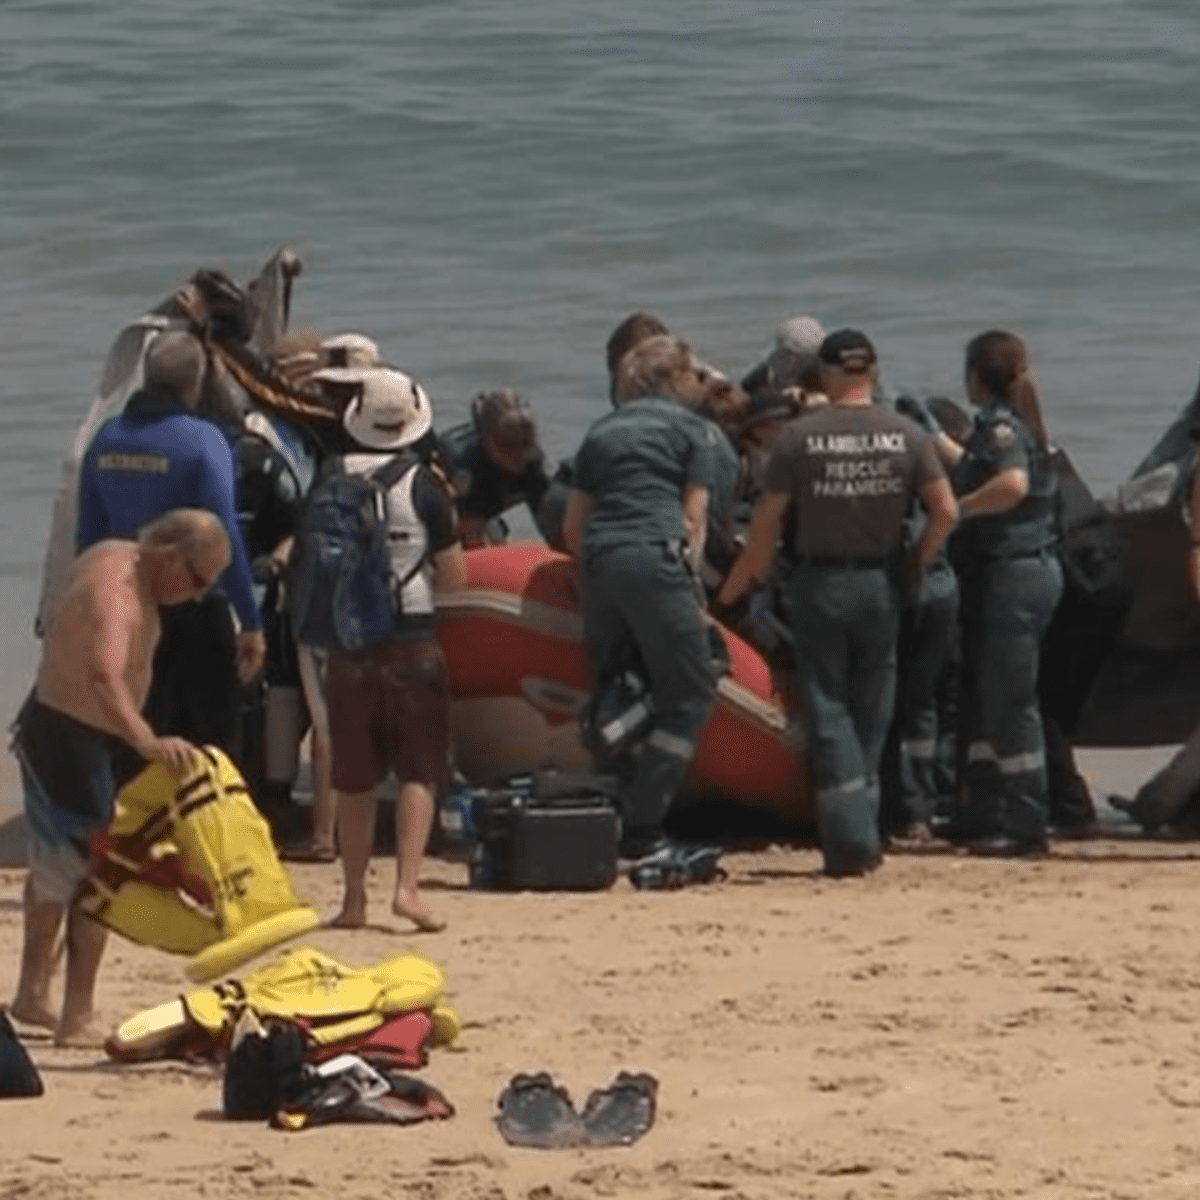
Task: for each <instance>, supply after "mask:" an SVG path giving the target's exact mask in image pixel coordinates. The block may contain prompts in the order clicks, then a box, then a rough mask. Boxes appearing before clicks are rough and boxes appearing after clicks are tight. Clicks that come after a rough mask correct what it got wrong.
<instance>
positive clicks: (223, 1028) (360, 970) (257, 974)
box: [183, 946, 459, 1045]
mask: <svg viewBox="0 0 1200 1200" xmlns="http://www.w3.org/2000/svg"><path fill="white" fill-rule="evenodd" d="M444 987H445V977H444V976H443V974H442V972H441V969H440V968H439V967H438V966H437V965H436V964H435V963H432V962H430V961H429V959H427V958H422V957H421V955H419V954H412V953H406V954H396V955H393V956H392V957H391V958H385V959H383V960H382V961H381V962H377V963H372V964H371V965H370V966H367V967H348V966H346V964H345V963H341V962H338V960H337V959H336V958H331V957H330V956H329V955H328V954H325V953H323V952H322V951H320V950H314V949H313V948H312V947H310V946H298V947H296V948H295V949H293V950H288V951H285V952H284V953H283V954H281V955H280V956H279V957H278V958H276V959H274V960H272V961H271V962H269V963H266V964H265V965H264V966H261V967H259V968H258V970H256V971H253V972H251V973H250V974H249V975H247V976H246V977H245V978H244V979H227V980H224V981H223V982H221V983H218V984H214V985H213V986H212V987H207V988H200V989H198V990H196V991H194V992H188V993H187V994H186V995H185V996H184V997H183V1005H184V1008H185V1009H186V1010H187V1012H188V1015H189V1016H190V1017H191V1018H192V1020H193V1021H195V1022H196V1023H197V1024H198V1025H201V1026H202V1027H203V1028H204V1029H205V1030H207V1031H208V1033H209V1034H211V1035H212V1036H214V1037H217V1036H219V1035H221V1034H222V1033H224V1032H227V1030H228V1029H229V1028H232V1022H233V1021H234V1020H236V1019H237V1016H238V1014H239V1013H240V1012H241V1010H242V1009H243V1008H251V1009H253V1010H254V1012H255V1014H256V1015H257V1016H258V1017H259V1018H267V1017H283V1018H286V1019H288V1020H295V1021H301V1022H302V1023H303V1024H304V1026H305V1028H306V1030H307V1031H308V1035H309V1037H310V1038H311V1039H312V1040H313V1041H315V1042H318V1043H321V1044H323V1045H330V1044H333V1043H335V1042H340V1041H344V1040H345V1039H346V1038H349V1037H357V1036H360V1035H362V1034H366V1033H370V1032H371V1030H373V1029H377V1028H378V1027H379V1026H380V1025H382V1024H383V1023H384V1022H385V1021H386V1020H388V1019H389V1018H391V1017H394V1016H396V1015H397V1014H399V1013H406V1012H416V1011H417V1010H418V1009H423V1010H425V1011H427V1012H429V1013H430V1016H431V1017H432V1019H433V1026H434V1044H435V1045H446V1044H448V1043H449V1042H452V1041H453V1040H454V1038H455V1037H457V1036H458V1028H459V1026H458V1018H457V1017H456V1016H455V1015H454V1012H453V1010H451V1009H450V1008H449V1007H448V1006H447V1005H446V1004H445V1003H444V1002H443V996H442V991H443V988H444Z"/></svg>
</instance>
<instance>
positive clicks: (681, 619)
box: [582, 542, 716, 839]
mask: <svg viewBox="0 0 1200 1200" xmlns="http://www.w3.org/2000/svg"><path fill="white" fill-rule="evenodd" d="M582 570H583V600H584V604H583V622H584V635H585V638H586V641H587V648H588V656H589V659H590V663H591V669H592V677H593V679H597V680H599V679H603V678H604V677H605V676H606V675H609V674H610V673H612V672H613V671H614V670H615V669H618V668H619V667H620V666H621V665H622V664H623V663H624V662H625V661H626V658H627V654H628V650H629V647H630V643H631V642H632V643H633V645H635V646H636V648H637V652H638V654H639V656H640V658H641V661H642V665H643V666H644V667H645V671H646V676H647V679H648V681H649V684H650V692H651V695H652V698H653V703H654V725H653V728H652V730H651V732H650V735H649V736H648V737H647V739H646V740H645V742H644V743H643V745H642V747H641V751H640V753H639V756H638V760H637V768H636V772H635V774H634V777H633V780H632V782H631V784H630V786H629V787H628V788H627V789H626V790H625V791H624V792H623V794H622V809H623V811H622V821H623V824H624V835H625V836H626V837H627V838H634V839H636V838H638V837H640V836H645V835H653V834H654V833H656V832H658V831H661V828H662V824H663V820H664V819H665V817H666V815H667V810H668V809H669V808H670V806H671V801H672V800H673V799H674V797H675V795H676V793H677V792H678V791H679V789H680V787H681V786H682V784H683V781H684V778H685V776H686V775H687V771H688V767H689V765H690V764H691V761H692V756H693V754H694V753H695V747H696V738H697V737H698V736H699V733H700V730H701V728H702V727H703V725H704V722H705V720H706V718H707V716H708V709H709V704H710V703H711V700H712V694H713V688H714V686H715V684H716V669H715V666H714V664H713V659H712V654H711V653H710V650H709V644H708V634H707V631H706V629H705V625H704V621H703V619H702V617H701V614H700V607H699V604H698V601H697V593H696V584H695V581H694V580H693V578H692V575H691V573H690V572H689V570H688V568H687V566H686V565H685V563H684V561H683V556H682V553H681V548H680V547H679V546H677V545H671V544H667V543H653V542H651V543H642V544H628V545H618V546H608V547H595V548H585V550H584V554H583V561H582Z"/></svg>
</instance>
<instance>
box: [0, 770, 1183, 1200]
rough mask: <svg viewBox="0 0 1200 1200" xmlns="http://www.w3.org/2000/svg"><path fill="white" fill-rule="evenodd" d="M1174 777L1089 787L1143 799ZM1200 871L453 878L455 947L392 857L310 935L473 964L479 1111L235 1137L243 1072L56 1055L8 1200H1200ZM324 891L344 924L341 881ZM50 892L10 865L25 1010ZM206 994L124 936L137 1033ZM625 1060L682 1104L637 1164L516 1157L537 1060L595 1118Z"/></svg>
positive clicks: (118, 957) (457, 1066)
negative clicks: (397, 877) (399, 878)
mask: <svg viewBox="0 0 1200 1200" xmlns="http://www.w3.org/2000/svg"><path fill="white" fill-rule="evenodd" d="M1164 757H1165V752H1164V753H1158V754H1151V755H1148V756H1146V755H1143V756H1140V757H1139V756H1129V755H1125V756H1112V755H1108V756H1105V755H1093V756H1091V757H1090V759H1089V760H1088V769H1089V773H1090V774H1091V777H1092V781H1093V783H1094V784H1095V785H1096V786H1097V787H1098V788H1099V789H1104V790H1113V789H1118V788H1122V787H1125V788H1127V787H1129V786H1131V785H1132V784H1133V783H1136V781H1137V780H1138V779H1139V778H1141V777H1142V776H1143V775H1144V774H1145V771H1146V769H1147V768H1148V766H1149V765H1151V764H1152V763H1153V762H1158V761H1161V760H1162V759H1163V758H1164ZM4 782H5V784H6V787H7V788H8V790H7V792H6V793H5V795H6V798H7V799H8V801H9V811H10V812H11V802H12V792H11V775H9V776H6V777H5V781H4ZM1105 785H1107V788H1106V786H1105ZM1102 794H1103V792H1102ZM3 815H4V813H3V811H2V810H0V819H2V817H3ZM1198 858H1200V845H1196V844H1186V843H1170V842H1150V841H1143V840H1140V839H1134V838H1132V837H1129V836H1124V837H1121V836H1113V837H1111V838H1105V839H1103V840H1097V841H1092V842H1087V843H1061V844H1059V845H1058V846H1056V847H1055V850H1054V853H1053V855H1052V857H1051V858H1050V859H1049V860H1046V861H1040V862H1036V863H1003V862H981V861H976V860H969V859H966V858H964V857H962V856H959V855H957V854H953V853H950V852H937V853H928V854H909V855H893V856H891V857H890V858H889V859H888V860H887V862H886V864H885V865H884V867H883V869H882V870H880V871H879V872H878V873H877V874H876V875H874V876H873V877H871V878H869V879H866V880H857V881H847V882H831V881H827V880H825V879H822V878H821V877H819V876H818V875H816V874H815V868H816V866H817V862H818V859H817V855H816V853H815V852H813V851H807V850H792V849H779V848H774V849H770V850H766V851H763V852H761V853H756V854H737V855H732V856H730V858H729V859H728V862H727V866H728V868H729V878H728V880H727V881H725V882H723V883H720V884H716V885H712V886H710V887H706V888H703V889H693V890H689V891H684V892H679V893H673V894H653V895H644V894H639V893H636V892H634V891H632V890H631V889H630V888H629V886H628V884H626V883H624V882H622V883H621V884H619V885H618V886H617V888H615V889H614V890H613V891H612V892H611V893H608V894H604V895H591V896H565V895H554V896H534V895H516V896H506V895H493V894H484V893H477V892H472V891H469V890H467V889H466V887H465V879H464V870H463V868H462V867H459V866H454V865H450V864H443V863H437V862H431V863H430V864H429V867H428V871H427V887H428V897H429V899H430V901H431V903H432V904H433V905H434V906H436V909H437V910H438V911H439V913H441V914H443V915H444V916H445V917H447V918H448V919H449V922H450V926H449V929H448V930H447V931H445V932H444V933H440V934H436V935H430V936H412V935H410V934H409V933H408V932H407V931H404V930H398V929H397V930H393V929H390V928H389V925H390V924H391V923H390V921H386V920H385V919H384V914H385V912H386V911H387V909H386V894H387V888H388V885H389V883H390V880H391V870H390V866H389V864H388V863H387V862H386V861H384V860H382V859H380V860H377V861H376V863H375V865H374V868H373V872H372V878H371V884H372V902H373V905H374V912H373V919H374V920H375V921H378V922H379V925H378V926H373V927H371V928H369V929H367V930H365V931H360V932H354V933H351V932H338V931H332V930H323V931H321V932H319V933H318V934H316V935H314V936H313V937H312V938H311V941H312V943H313V944H315V945H318V946H320V947H322V948H324V949H326V950H328V951H330V952H332V953H333V954H335V955H339V956H342V957H344V958H345V959H346V960H349V961H354V962H366V961H369V960H372V959H375V958H378V957H382V956H384V955H386V954H390V953H394V952H396V951H397V950H398V949H401V948H403V947H404V946H405V945H408V944H411V945H412V946H414V947H415V948H416V949H418V950H419V951H420V952H422V953H425V954H428V955H429V956H431V957H433V958H435V959H436V960H437V961H438V962H439V963H440V964H442V966H443V967H444V969H445V971H446V974H447V977H448V980H449V985H450V988H451V991H452V993H453V1002H454V1004H455V1005H456V1007H457V1008H458V1010H459V1012H460V1014H461V1016H462V1017H463V1019H464V1022H465V1028H464V1030H463V1034H462V1037H461V1040H460V1042H459V1043H458V1044H457V1045H456V1046H454V1047H452V1048H449V1049H446V1050H440V1051H436V1052H435V1054H434V1056H433V1060H432V1062H431V1063H430V1065H429V1066H428V1068H426V1070H425V1072H424V1075H425V1077H426V1078H428V1079H429V1080H430V1081H431V1082H432V1083H434V1084H436V1085H437V1086H439V1087H440V1088H442V1089H443V1090H444V1091H445V1092H446V1093H447V1095H448V1096H449V1097H450V1099H451V1100H452V1101H453V1102H454V1103H455V1105H456V1106H457V1109H458V1112H457V1115H456V1116H455V1117H453V1118H452V1119H450V1120H448V1121H444V1122H440V1123H429V1124H424V1125H418V1126H413V1127H410V1128H390V1127H389V1128H372V1127H364V1126H350V1125H341V1126H332V1127H328V1128H324V1129H316V1130H311V1131H308V1132H305V1133H300V1134H287V1133H281V1132H277V1131H274V1130H271V1129H269V1128H267V1127H266V1126H265V1125H264V1126H260V1125H257V1124H229V1123H225V1122H224V1121H222V1120H221V1119H220V1116H219V1108H220V1079H219V1075H218V1073H217V1071H216V1070H215V1069H213V1068H208V1067H195V1066H185V1065H181V1064H155V1065H149V1066H143V1067H121V1066H115V1065H109V1064H107V1063H106V1062H104V1061H103V1060H101V1059H99V1058H98V1057H97V1056H96V1055H95V1054H94V1053H92V1052H83V1051H65V1050H55V1049H54V1048H52V1047H51V1046H50V1045H49V1044H48V1042H47V1041H46V1040H45V1039H44V1038H39V1037H36V1036H31V1037H29V1038H28V1039H27V1045H28V1046H29V1048H30V1050H31V1052H32V1054H33V1056H34V1058H35V1060H36V1062H37V1064H38V1066H39V1067H40V1069H41V1071H42V1074H43V1077H44V1079H45V1083H46V1095H45V1097H43V1098H42V1099H39V1100H34V1101H5V1102H2V1107H0V1114H2V1116H0V1198H4V1200H9V1198H15V1197H21V1198H22V1200H50V1198H59V1197H61V1198H63V1200H66V1198H67V1197H70V1198H71V1200H90V1198H96V1200H109V1198H112V1200H116V1198H117V1197H121V1198H124V1197H130V1196H137V1197H144V1196H149V1197H158V1196H163V1197H171V1196H179V1197H185V1196H187V1197H190V1196H201V1195H203V1196H206V1197H216V1198H224V1197H243V1196H255V1197H262V1198H264V1200H266V1198H270V1197H282V1196H329V1197H336V1198H337V1200H352V1198H357V1197H364V1198H365V1197H370V1198H371V1200H377V1198H379V1197H385V1196H386V1197H391V1198H400V1197H412V1198H414V1200H451V1198H454V1200H517V1198H521V1200H590V1198H592V1197H611V1196H634V1197H641V1198H643V1200H669V1198H674V1197H689V1198H690V1197H704V1198H706V1200H711V1198H712V1197H726V1198H728V1200H740V1198H747V1200H749V1198H756V1200H757V1198H763V1200H765V1198H769V1197H770V1198H774V1197H780V1198H782V1197H789V1198H792V1197H821V1198H822V1200H824V1198H830V1200H832V1198H834V1197H836V1198H838V1200H845V1198H848V1197H860V1198H867V1197H888V1198H897V1200H906V1198H909V1197H947V1198H949V1197H988V1198H989V1200H996V1198H1001V1197H1016V1196H1037V1197H1041V1198H1045V1200H1057V1198H1063V1200H1067V1198H1071V1200H1079V1198H1083V1197H1154V1198H1156V1200H1170V1198H1174V1197H1178V1198H1179V1200H1185V1198H1186V1200H1194V1197H1196V1196H1197V1195H1200V920H1198V919H1197V910H1198V909H1200V902H1198V901H1197V879H1198V877H1200V865H1198V863H1197V859H1198ZM295 878H296V881H297V884H298V886H299V888H300V890H301V891H302V892H304V893H305V894H306V895H307V896H309V897H310V898H311V899H312V900H314V901H315V902H316V904H317V905H318V907H319V908H321V909H322V910H324V911H326V912H329V913H332V911H333V910H334V908H335V906H336V902H337V899H338V894H339V876H338V870H337V868H336V867H315V866H313V867H310V866H306V867H300V868H297V869H296V872H295ZM21 880H22V874H21V872H20V871H19V870H2V871H0V996H6V995H11V990H12V986H13V983H14V982H15V978H16V962H17V954H18V949H19V945H20V887H21ZM181 989H182V975H181V972H180V966H179V963H178V962H177V961H175V960H173V959H171V958H169V957H167V956H166V955H163V954H159V953H157V952H154V951H151V950H146V949H142V948H139V947H135V946H131V945H129V944H128V943H124V942H121V941H118V940H116V939H114V940H113V941H112V943H111V944H110V951H109V954H108V957H107V959H106V961H105V964H104V967H103V970H102V977H101V983H100V988H99V1003H100V1006H101V1010H102V1016H103V1018H104V1019H105V1021H106V1022H113V1023H115V1022H116V1021H118V1020H119V1019H121V1018H123V1017H124V1016H126V1015H128V1014H129V1013H131V1012H133V1011H135V1010H137V1009H139V1008H141V1007H144V1006H146V1005H149V1004H151V1003H154V1002H156V1001H158V1000H161V999H165V998H167V997H169V996H171V995H172V994H175V993H176V992H178V991H179V990H181ZM622 1068H626V1069H630V1070H646V1071H651V1072H653V1073H654V1074H655V1075H656V1076H657V1077H658V1079H659V1080H660V1085H661V1090H660V1108H659V1114H658V1120H657V1123H656V1125H655V1126H654V1128H653V1129H652V1130H651V1131H650V1132H649V1133H648V1134H647V1136H646V1137H644V1138H643V1139H642V1140H641V1141H640V1142H639V1143H638V1144H637V1145H635V1146H634V1147H632V1148H629V1149H619V1150H606V1151H573V1150H564V1151H536V1150H514V1149H510V1148H509V1147H507V1146H506V1145H505V1144H504V1142H503V1141H502V1140H501V1138H500V1136H499V1134H498V1132H497V1131H496V1129H495V1126H494V1125H493V1123H492V1117H493V1114H494V1111H495V1102H496V1097H497V1094H498V1093H499V1091H500V1089H501V1088H502V1087H503V1085H504V1083H505V1082H506V1081H507V1080H508V1078H509V1077H510V1076H511V1075H512V1074H513V1073H515V1072H517V1071H532V1070H548V1071H550V1072H552V1073H553V1074H554V1075H555V1076H556V1077H557V1078H558V1079H559V1080H561V1081H562V1082H563V1083H564V1084H565V1085H566V1086H567V1087H568V1088H569V1089H570V1091H571V1092H572V1094H573V1095H574V1096H575V1098H576V1099H577V1101H582V1099H583V1096H584V1095H585V1094H586V1093H587V1091H588V1090H590V1089H591V1088H592V1087H596V1086H600V1085H603V1084H605V1083H607V1082H608V1081H609V1080H611V1079H612V1077H613V1076H614V1075H615V1074H616V1072H617V1071H618V1070H619V1069H622Z"/></svg>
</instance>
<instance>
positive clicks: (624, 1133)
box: [496, 1071, 658, 1150]
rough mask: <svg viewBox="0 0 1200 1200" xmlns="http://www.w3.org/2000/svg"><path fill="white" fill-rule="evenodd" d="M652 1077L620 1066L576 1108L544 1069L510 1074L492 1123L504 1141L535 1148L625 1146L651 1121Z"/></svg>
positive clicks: (655, 1082) (654, 1086) (654, 1095)
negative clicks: (604, 1085)
mask: <svg viewBox="0 0 1200 1200" xmlns="http://www.w3.org/2000/svg"><path fill="white" fill-rule="evenodd" d="M657 1100H658V1080H657V1079H655V1078H654V1076H653V1075H647V1074H645V1073H644V1072H640V1073H638V1074H630V1073H629V1072H627V1071H622V1072H621V1073H620V1074H619V1075H618V1076H617V1077H616V1079H614V1080H613V1082H612V1083H610V1084H609V1085H608V1087H606V1088H599V1089H597V1090H596V1091H593V1092H592V1093H591V1094H590V1095H589V1096H588V1098H587V1101H586V1103H585V1104H584V1106H583V1111H582V1112H577V1111H576V1110H575V1105H574V1104H573V1103H572V1101H571V1097H570V1094H569V1093H568V1092H567V1090H566V1088H564V1087H563V1086H562V1084H560V1083H557V1082H555V1080H554V1079H553V1077H552V1076H550V1075H548V1074H547V1073H546V1072H545V1071H539V1072H538V1073H537V1074H536V1075H525V1074H522V1075H514V1076H513V1077H512V1079H510V1080H509V1082H508V1084H507V1085H506V1086H505V1088H504V1090H503V1091H502V1092H501V1093H500V1099H499V1102H498V1103H499V1106H500V1111H499V1113H498V1114H497V1116H496V1125H497V1127H498V1128H499V1130H500V1133H501V1136H502V1137H503V1138H504V1140H505V1141H506V1142H507V1143H508V1144H509V1145H510V1146H526V1147H532V1148H534V1149H538V1150H563V1149H570V1148H574V1147H588V1148H597V1147H605V1146H631V1145H633V1143H634V1142H636V1141H637V1140H638V1138H640V1137H641V1136H642V1134H644V1133H645V1132H646V1131H647V1130H648V1129H649V1128H650V1126H651V1125H653V1124H654V1116H655V1111H656V1107H657Z"/></svg>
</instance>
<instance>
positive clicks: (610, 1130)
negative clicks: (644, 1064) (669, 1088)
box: [581, 1071, 658, 1146]
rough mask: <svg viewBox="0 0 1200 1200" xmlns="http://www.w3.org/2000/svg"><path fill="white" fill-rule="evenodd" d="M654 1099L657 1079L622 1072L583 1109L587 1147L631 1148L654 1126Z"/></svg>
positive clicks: (593, 1094) (640, 1074)
mask: <svg viewBox="0 0 1200 1200" xmlns="http://www.w3.org/2000/svg"><path fill="white" fill-rule="evenodd" d="M657 1100H658V1080H657V1079H655V1078H654V1076H653V1075H647V1074H645V1073H644V1072H642V1073H639V1074H637V1075H631V1074H629V1073H628V1072H627V1071H622V1072H621V1073H620V1074H619V1075H618V1076H617V1077H616V1079H614V1080H613V1081H612V1083H610V1084H609V1085H608V1087H606V1088H602V1089H600V1090H598V1091H594V1092H593V1093H592V1094H591V1095H590V1096H589V1097H588V1098H587V1103H586V1104H585V1105H584V1106H583V1116H582V1118H581V1120H582V1121H583V1127H584V1131H585V1133H586V1135H587V1144H588V1145H589V1146H632V1145H633V1143H634V1142H636V1141H637V1140H638V1138H640V1137H641V1136H642V1134H643V1133H645V1132H646V1130H647V1129H649V1128H650V1126H651V1125H653V1124H654V1114H655V1110H656V1108H657Z"/></svg>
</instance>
